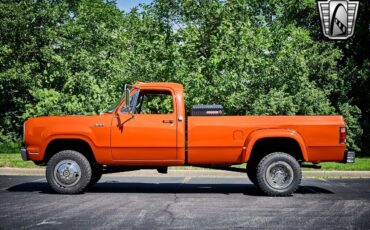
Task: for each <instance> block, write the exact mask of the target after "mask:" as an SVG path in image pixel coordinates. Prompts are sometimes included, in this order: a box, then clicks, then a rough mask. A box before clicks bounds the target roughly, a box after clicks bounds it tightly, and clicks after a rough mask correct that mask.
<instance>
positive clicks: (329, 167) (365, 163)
mask: <svg viewBox="0 0 370 230" xmlns="http://www.w3.org/2000/svg"><path fill="white" fill-rule="evenodd" d="M307 164H309V163H307ZM319 165H320V166H321V169H319V170H322V171H370V158H369V157H362V158H356V162H355V163H353V164H342V163H335V162H326V163H320V164H319ZM234 167H238V168H245V167H246V166H245V164H241V165H235V166H234ZM302 170H303V171H310V170H318V169H312V168H302Z"/></svg>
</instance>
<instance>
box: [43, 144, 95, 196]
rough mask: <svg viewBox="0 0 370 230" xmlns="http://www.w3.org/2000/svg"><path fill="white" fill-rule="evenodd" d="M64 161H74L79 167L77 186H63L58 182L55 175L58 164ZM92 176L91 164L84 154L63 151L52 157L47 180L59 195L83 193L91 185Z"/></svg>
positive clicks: (47, 171) (47, 170) (48, 166)
mask: <svg viewBox="0 0 370 230" xmlns="http://www.w3.org/2000/svg"><path fill="white" fill-rule="evenodd" d="M64 161H73V162H75V163H76V164H77V165H78V167H79V169H80V175H79V177H80V178H79V179H78V180H77V181H76V184H73V185H72V186H65V185H63V183H60V182H58V179H57V178H56V175H55V174H56V173H55V171H56V167H57V166H58V164H60V163H62V162H64ZM91 176H92V170H91V165H90V162H89V161H88V160H87V158H86V157H85V156H84V155H83V154H81V153H79V152H77V151H74V150H63V151H60V152H58V153H56V154H55V155H53V156H52V157H51V159H50V160H49V162H48V164H47V167H46V180H47V181H48V183H49V186H50V187H51V189H52V190H54V191H56V192H57V193H62V194H77V193H81V192H83V191H84V190H85V188H86V187H87V186H88V185H89V183H90V180H91Z"/></svg>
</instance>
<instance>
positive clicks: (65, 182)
mask: <svg viewBox="0 0 370 230" xmlns="http://www.w3.org/2000/svg"><path fill="white" fill-rule="evenodd" d="M54 178H55V180H56V182H57V183H58V184H59V185H61V186H63V187H71V186H73V185H75V184H77V183H78V181H80V179H81V168H80V166H79V165H78V164H77V162H76V161H74V160H63V161H61V162H59V163H58V164H57V165H56V166H55V168H54Z"/></svg>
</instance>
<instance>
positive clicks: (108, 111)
mask: <svg viewBox="0 0 370 230" xmlns="http://www.w3.org/2000/svg"><path fill="white" fill-rule="evenodd" d="M122 98H123V97H121V98H120V99H118V100H117V101H116V102H114V104H113V105H112V106H111V107H109V109H107V110H105V111H104V113H113V111H114V110H115V109H116V108H117V106H118V105H119V103H120V102H121V101H122Z"/></svg>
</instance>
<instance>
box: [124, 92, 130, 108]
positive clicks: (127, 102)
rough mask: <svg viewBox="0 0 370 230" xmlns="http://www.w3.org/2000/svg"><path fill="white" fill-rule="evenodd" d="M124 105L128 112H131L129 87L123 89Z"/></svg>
mask: <svg viewBox="0 0 370 230" xmlns="http://www.w3.org/2000/svg"><path fill="white" fill-rule="evenodd" d="M125 107H126V111H127V112H128V113H130V112H131V108H130V89H125Z"/></svg>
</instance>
